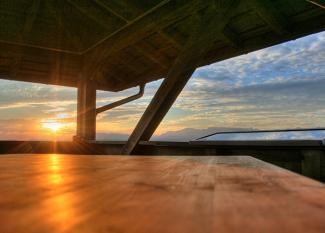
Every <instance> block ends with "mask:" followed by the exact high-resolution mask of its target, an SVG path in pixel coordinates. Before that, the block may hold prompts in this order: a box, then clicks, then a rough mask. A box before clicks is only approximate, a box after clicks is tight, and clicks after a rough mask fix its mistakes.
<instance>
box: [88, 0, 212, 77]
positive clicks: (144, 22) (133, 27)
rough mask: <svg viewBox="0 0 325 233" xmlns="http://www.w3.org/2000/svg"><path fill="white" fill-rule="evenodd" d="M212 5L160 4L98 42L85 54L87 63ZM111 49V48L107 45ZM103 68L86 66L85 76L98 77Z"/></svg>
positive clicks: (198, 1) (198, 2) (195, 0)
mask: <svg viewBox="0 0 325 233" xmlns="http://www.w3.org/2000/svg"><path fill="white" fill-rule="evenodd" d="M212 4H213V1H212V0H206V1H201V0H191V1H180V2H177V3H175V2H174V1H163V2H162V3H161V5H159V6H157V7H156V8H154V9H152V10H150V11H148V12H146V13H144V14H143V15H141V16H140V17H137V18H136V19H135V20H133V21H131V22H130V23H128V24H126V25H125V26H124V27H122V28H121V29H119V30H118V31H117V32H115V33H113V34H111V35H109V36H108V37H106V38H104V39H103V40H101V41H99V42H98V43H97V44H95V45H94V46H92V47H90V48H89V49H88V50H87V51H86V54H87V57H88V58H89V59H90V60H93V59H95V60H98V61H103V60H105V59H106V58H107V57H108V56H109V55H110V54H112V53H114V52H117V51H119V50H121V49H123V48H125V47H127V46H130V45H132V44H134V43H136V42H138V41H140V40H142V39H143V38H146V37H148V36H149V35H151V34H152V33H153V32H157V31H159V30H162V29H164V28H166V27H167V26H169V25H171V24H173V23H174V22H176V21H178V20H180V19H183V18H185V17H186V16H189V15H191V14H192V13H194V12H197V11H199V10H202V9H204V8H206V7H208V6H211V5H212ZM112 44H113V45H114V46H111V45H112ZM104 66H105V64H102V63H94V62H91V63H89V66H88V67H87V70H88V71H87V72H88V73H89V75H96V74H97V73H100V71H101V69H103V68H104Z"/></svg>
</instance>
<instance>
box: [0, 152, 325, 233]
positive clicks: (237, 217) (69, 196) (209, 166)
mask: <svg viewBox="0 0 325 233" xmlns="http://www.w3.org/2000/svg"><path fill="white" fill-rule="evenodd" d="M324 216H325V187H324V185H323V184H321V183H318V182H316V181H313V180H310V179H307V178H305V177H302V176H299V175H296V174H294V173H291V172H289V171H286V170H283V169H281V168H278V167H276V166H273V165H270V164H267V163H264V162H262V161H259V160H256V159H254V158H252V157H248V156H227V157H223V156H218V157H212V156H211V157H165V156H162V157H150V156H148V157H145V156H134V157H133V156H132V157H127V156H87V155H79V156H76V155H56V154H52V155H3V156H0V232H1V233H2V232H3V233H19V232H25V233H31V232H33V233H36V232H37V233H38V232H42V233H43V232H81V233H82V232H113V233H114V232H116V233H121V232H140V233H141V232H150V233H155V232H164V233H166V232H172V233H178V232H182V233H183V232H194V233H195V232H218V233H222V232H241V233H243V232H244V233H245V232H247V233H254V232H256V233H266V232H274V233H279V232H290V233H291V232H295V233H299V232H325V221H324Z"/></svg>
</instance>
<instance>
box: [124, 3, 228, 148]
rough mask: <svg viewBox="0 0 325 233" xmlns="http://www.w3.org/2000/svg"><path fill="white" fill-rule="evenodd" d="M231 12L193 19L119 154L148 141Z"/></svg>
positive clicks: (210, 10)
mask: <svg viewBox="0 0 325 233" xmlns="http://www.w3.org/2000/svg"><path fill="white" fill-rule="evenodd" d="M230 2H231V1H230ZM231 8H232V5H231V4H230V5H229V7H228V8H227V9H226V10H224V11H222V13H219V14H217V13H216V11H215V9H210V8H209V9H208V10H207V12H205V14H204V16H202V17H200V18H198V17H197V18H196V19H197V26H196V29H195V30H194V31H193V34H192V36H191V37H190V38H189V40H188V42H187V43H186V45H185V46H184V49H183V51H182V52H181V54H180V55H179V57H178V58H177V59H176V60H175V62H174V64H173V66H172V67H171V69H170V71H169V72H168V74H167V77H166V78H165V80H164V81H163V83H162V84H161V86H160V87H159V89H158V91H157V93H156V94H155V96H154V97H153V99H152V101H151V103H150V104H149V106H148V108H147V109H146V111H145V112H144V114H143V115H142V117H141V119H140V121H139V122H138V124H137V126H136V128H135V129H134V131H133V132H132V134H131V136H130V138H129V140H128V141H127V143H126V144H125V146H124V147H123V149H122V154H132V153H133V151H134V149H135V147H136V146H137V144H138V143H139V141H140V140H149V139H150V137H151V136H152V134H153V133H154V131H155V130H156V128H157V127H158V125H159V124H160V122H161V121H162V119H163V118H164V116H165V115H166V114H167V112H168V110H169V109H170V107H171V106H172V104H173V103H174V101H175V100H176V98H177V96H178V95H179V94H180V92H181V91H182V89H183V88H184V86H185V85H186V83H187V81H188V80H189V79H190V77H191V75H192V74H193V72H194V71H195V69H196V67H197V66H198V64H199V62H200V61H201V59H202V58H203V56H204V55H205V54H206V52H207V50H208V49H209V48H210V46H211V45H212V44H213V42H214V40H215V39H216V37H217V35H218V33H220V30H222V29H223V28H224V25H225V24H226V21H225V20H228V18H227V17H225V15H227V14H228V15H229V10H230V9H231ZM216 22H219V23H216Z"/></svg>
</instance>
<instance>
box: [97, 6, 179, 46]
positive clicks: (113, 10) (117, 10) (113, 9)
mask: <svg viewBox="0 0 325 233" xmlns="http://www.w3.org/2000/svg"><path fill="white" fill-rule="evenodd" d="M94 1H95V2H96V3H97V4H98V5H99V6H101V7H103V8H104V9H106V10H107V11H109V12H110V13H111V14H113V15H115V16H116V17H118V18H120V19H121V20H123V21H125V22H126V23H128V24H129V23H130V22H131V18H130V17H127V16H125V15H122V14H121V12H123V11H125V9H121V7H123V8H126V7H127V8H128V10H129V11H130V12H134V15H141V14H143V13H144V12H145V10H143V9H140V8H139V7H138V6H136V4H134V2H131V1H125V0H118V3H115V4H110V5H109V6H108V5H106V4H104V3H103V2H102V0H94ZM113 2H114V1H113ZM158 34H159V35H161V36H162V37H163V38H164V39H166V40H168V41H169V42H170V43H171V44H172V45H173V46H174V47H175V48H176V49H181V48H182V47H183V41H179V40H178V38H175V37H174V36H172V35H170V34H169V33H167V32H165V31H164V30H159V31H158Z"/></svg>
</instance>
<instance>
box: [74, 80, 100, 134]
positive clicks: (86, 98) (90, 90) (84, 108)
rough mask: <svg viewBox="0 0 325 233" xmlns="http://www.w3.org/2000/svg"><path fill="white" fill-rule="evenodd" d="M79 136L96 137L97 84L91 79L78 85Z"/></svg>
mask: <svg viewBox="0 0 325 233" xmlns="http://www.w3.org/2000/svg"><path fill="white" fill-rule="evenodd" d="M77 138H78V139H82V140H95V139H96V86H95V84H94V83H93V82H92V81H90V80H85V81H82V82H80V84H79V86H78V105H77Z"/></svg>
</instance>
